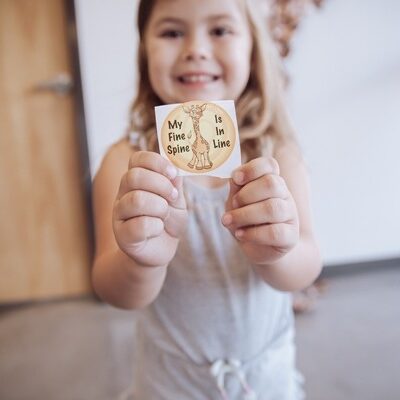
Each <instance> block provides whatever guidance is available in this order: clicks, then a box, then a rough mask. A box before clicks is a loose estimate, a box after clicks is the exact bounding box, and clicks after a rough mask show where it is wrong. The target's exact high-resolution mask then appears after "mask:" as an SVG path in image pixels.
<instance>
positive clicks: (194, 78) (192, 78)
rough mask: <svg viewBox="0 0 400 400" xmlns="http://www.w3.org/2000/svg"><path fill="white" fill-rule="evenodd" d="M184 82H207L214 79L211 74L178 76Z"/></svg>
mask: <svg viewBox="0 0 400 400" xmlns="http://www.w3.org/2000/svg"><path fill="white" fill-rule="evenodd" d="M180 80H181V81H182V82H184V83H207V82H211V81H213V80H214V77H213V76H211V75H185V76H182V77H181V78H180Z"/></svg>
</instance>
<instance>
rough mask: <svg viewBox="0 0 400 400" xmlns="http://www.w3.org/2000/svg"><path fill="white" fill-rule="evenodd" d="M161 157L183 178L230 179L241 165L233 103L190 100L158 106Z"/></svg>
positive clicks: (157, 121) (230, 101)
mask: <svg viewBox="0 0 400 400" xmlns="http://www.w3.org/2000/svg"><path fill="white" fill-rule="evenodd" d="M155 113H156V125H157V137H158V144H159V147H160V154H161V155H162V156H163V157H165V158H167V159H168V160H169V161H171V163H172V164H174V165H175V166H176V167H177V169H178V172H179V175H181V176H187V175H210V176H217V177H220V178H229V177H230V176H231V173H232V171H233V170H234V169H235V168H237V167H239V166H240V165H241V156H240V141H239V133H238V127H237V120H236V112H235V104H234V102H233V101H232V100H222V101H189V102H187V103H182V104H168V105H164V106H159V107H155Z"/></svg>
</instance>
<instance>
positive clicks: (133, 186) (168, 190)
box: [117, 167, 179, 201]
mask: <svg viewBox="0 0 400 400" xmlns="http://www.w3.org/2000/svg"><path fill="white" fill-rule="evenodd" d="M134 190H143V191H147V192H151V193H154V194H157V195H159V196H161V197H163V198H164V199H166V200H168V201H175V200H176V199H177V198H178V195H179V193H178V190H177V189H176V187H175V186H174V184H173V182H172V181H171V180H170V179H168V178H167V177H165V176H164V175H161V174H160V173H158V172H154V171H151V170H148V169H145V168H142V167H135V168H131V169H129V170H128V171H127V172H126V173H125V175H124V176H123V177H122V179H121V185H120V188H119V192H118V195H117V199H120V198H121V197H123V196H124V195H126V194H127V193H129V192H131V191H134Z"/></svg>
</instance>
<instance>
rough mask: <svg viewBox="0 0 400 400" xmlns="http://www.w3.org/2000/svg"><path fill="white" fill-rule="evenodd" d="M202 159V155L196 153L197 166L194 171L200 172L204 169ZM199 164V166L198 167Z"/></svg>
mask: <svg viewBox="0 0 400 400" xmlns="http://www.w3.org/2000/svg"><path fill="white" fill-rule="evenodd" d="M203 158H204V153H198V155H197V164H196V169H198V170H200V169H203V168H204V165H203ZM199 164H200V165H199Z"/></svg>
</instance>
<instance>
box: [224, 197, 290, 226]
mask: <svg viewBox="0 0 400 400" xmlns="http://www.w3.org/2000/svg"><path fill="white" fill-rule="evenodd" d="M293 217H294V213H293V210H292V207H291V206H290V203H289V202H288V201H286V200H282V199H279V198H272V199H268V200H264V201H260V202H258V203H254V204H250V205H247V206H244V207H240V208H236V209H234V210H230V211H228V212H227V213H225V214H224V215H223V217H222V223H223V224H224V225H225V226H227V227H230V228H232V227H235V228H240V227H245V226H252V225H261V224H276V223H281V222H288V221H290V220H292V219H293Z"/></svg>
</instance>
